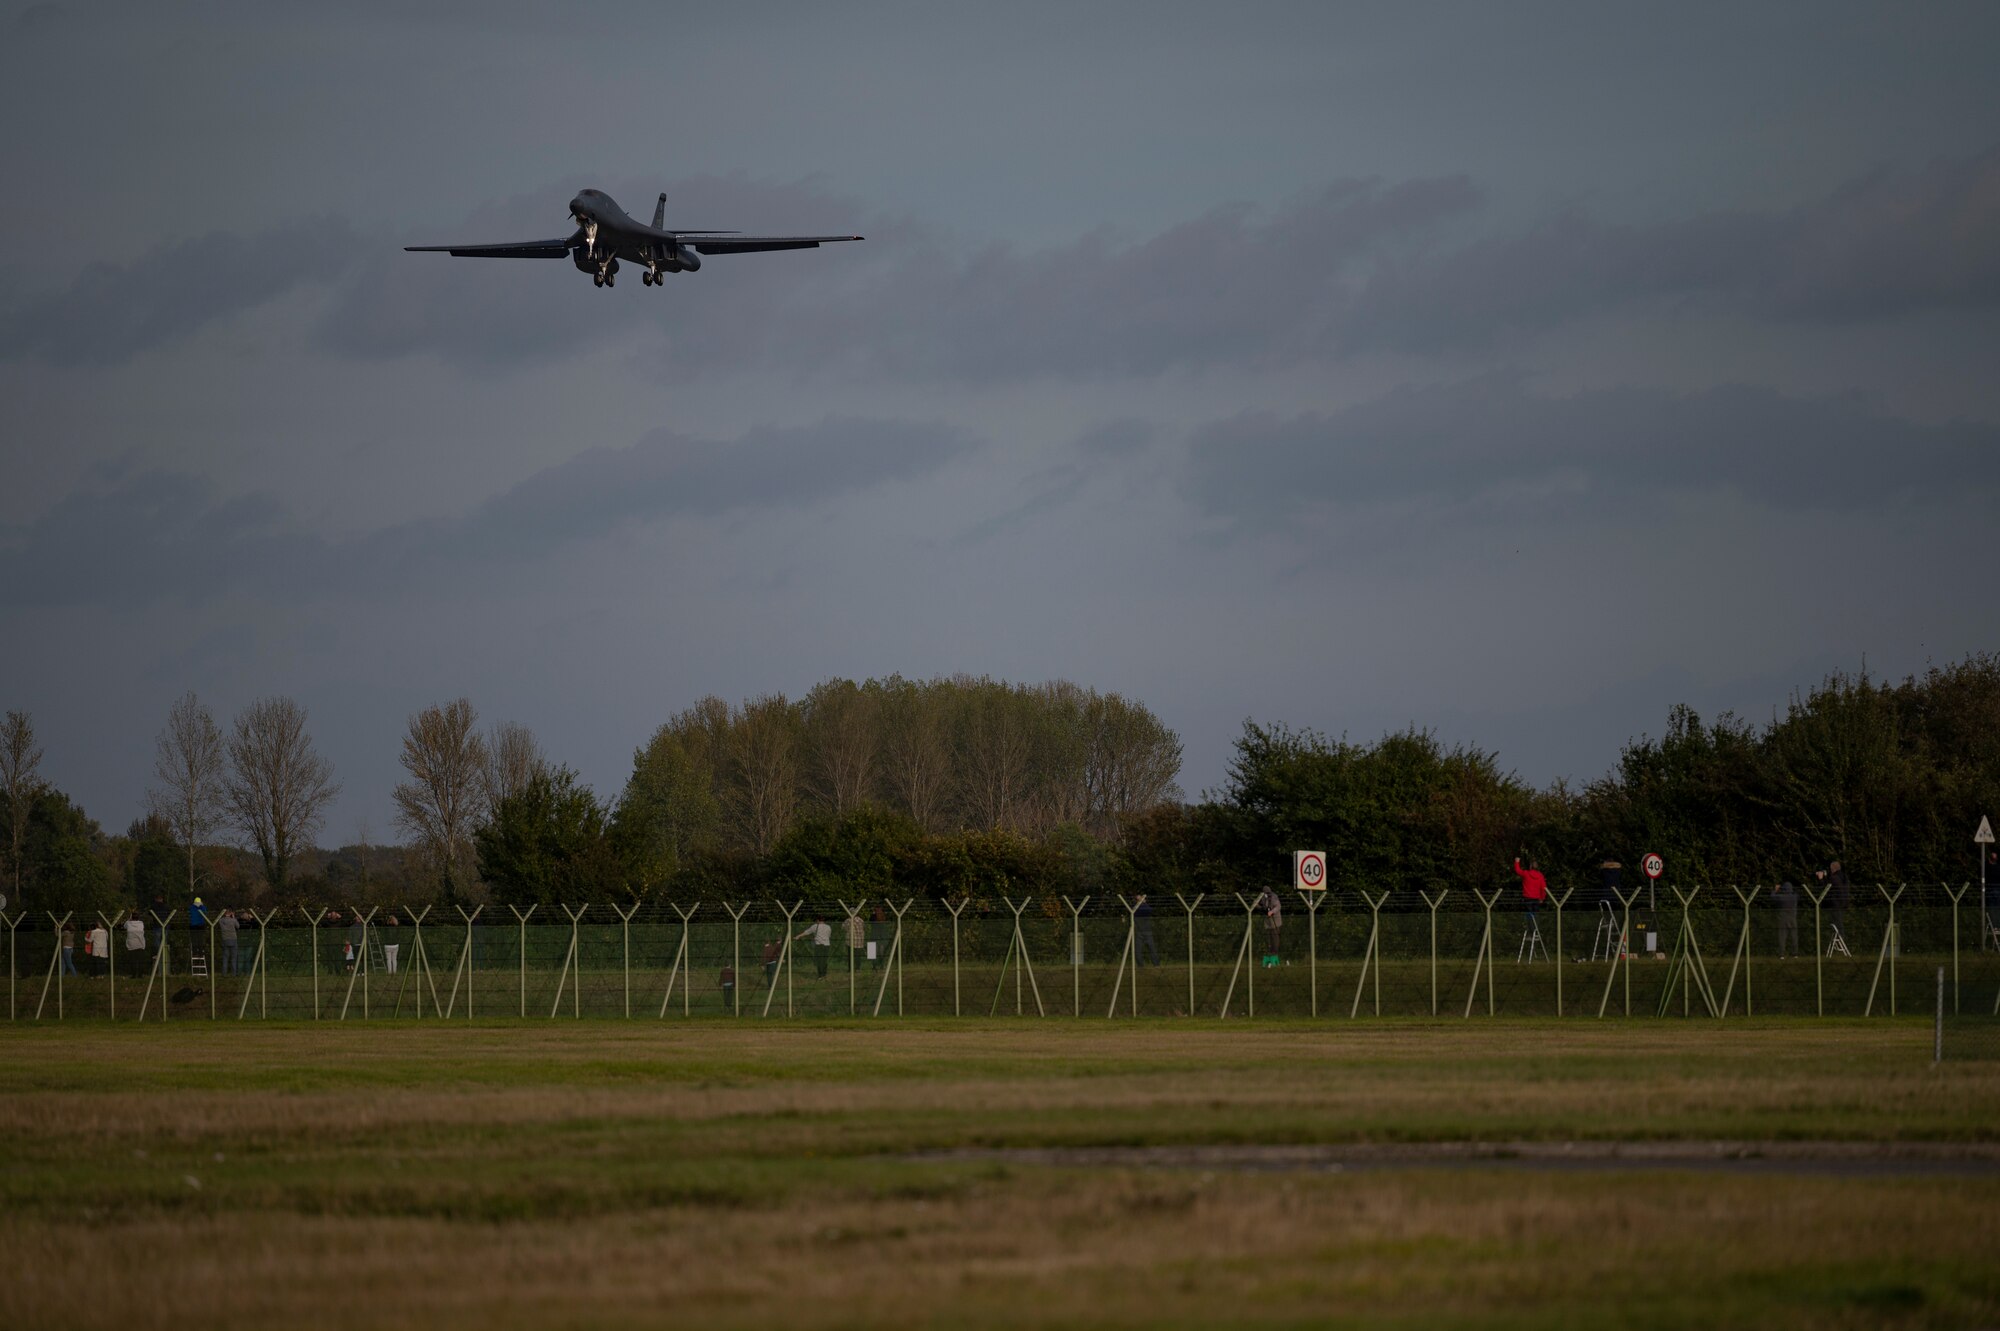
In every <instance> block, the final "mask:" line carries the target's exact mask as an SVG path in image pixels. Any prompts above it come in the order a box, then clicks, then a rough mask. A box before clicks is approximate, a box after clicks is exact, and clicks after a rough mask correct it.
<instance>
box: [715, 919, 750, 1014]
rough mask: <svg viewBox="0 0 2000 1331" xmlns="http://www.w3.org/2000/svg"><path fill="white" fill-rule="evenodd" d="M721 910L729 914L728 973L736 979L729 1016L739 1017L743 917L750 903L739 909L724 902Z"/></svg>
mask: <svg viewBox="0 0 2000 1331" xmlns="http://www.w3.org/2000/svg"><path fill="white" fill-rule="evenodd" d="M722 908H723V909H724V910H726V911H728V912H729V973H730V974H731V975H733V976H735V977H736V988H735V990H734V991H733V992H732V993H731V994H730V995H729V1015H730V1016H732V1017H740V1016H742V1015H743V998H742V994H743V917H744V915H746V914H747V913H748V912H749V910H750V903H749V902H747V901H746V902H744V903H743V904H742V905H741V906H740V907H739V906H732V905H730V904H729V903H728V902H727V901H725V902H723V903H722Z"/></svg>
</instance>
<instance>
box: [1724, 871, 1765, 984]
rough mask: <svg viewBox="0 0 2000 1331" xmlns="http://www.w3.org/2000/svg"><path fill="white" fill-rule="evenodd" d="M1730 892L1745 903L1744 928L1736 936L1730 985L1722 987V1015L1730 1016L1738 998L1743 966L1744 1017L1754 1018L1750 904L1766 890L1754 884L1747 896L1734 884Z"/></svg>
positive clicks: (1753, 949)
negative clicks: (1733, 1001) (1738, 979)
mask: <svg viewBox="0 0 2000 1331" xmlns="http://www.w3.org/2000/svg"><path fill="white" fill-rule="evenodd" d="M1729 890H1730V891H1732V892H1734V893H1735V894H1736V899H1737V900H1738V901H1741V902H1742V903H1743V928H1742V929H1741V930H1740V931H1738V933H1737V935H1736V954H1735V955H1734V956H1733V957H1731V958H1730V959H1729V983H1728V984H1726V985H1724V986H1723V987H1722V1015H1723V1016H1725V1017H1726V1016H1728V1015H1729V1000H1730V999H1732V998H1734V997H1735V996H1736V968H1737V966H1739V965H1741V966H1742V967H1743V1015H1744V1016H1746V1017H1754V1016H1756V1015H1757V1008H1756V1005H1755V1003H1754V1002H1753V1000H1752V999H1751V997H1750V957H1751V954H1752V953H1754V952H1755V951H1756V949H1755V948H1754V947H1752V946H1751V941H1750V903H1751V902H1753V901H1755V900H1756V899H1757V894H1758V893H1759V892H1762V891H1763V890H1764V886H1763V884H1761V883H1756V884H1752V885H1751V888H1750V891H1749V893H1748V894H1747V895H1746V894H1745V893H1744V891H1743V889H1742V888H1740V887H1738V886H1737V885H1736V884H1734V883H1731V884H1730V885H1729Z"/></svg>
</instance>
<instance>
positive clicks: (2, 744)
mask: <svg viewBox="0 0 2000 1331" xmlns="http://www.w3.org/2000/svg"><path fill="white" fill-rule="evenodd" d="M41 766H42V751H41V749H40V748H38V747H37V746H36V744H35V723H34V722H33V721H31V720H30V719H29V718H28V714H27V713H26V712H9V713H7V719H6V720H5V721H4V722H0V793H4V794H5V795H6V798H7V867H8V870H9V871H10V872H11V873H12V874H13V879H14V905H15V909H17V910H18V909H20V904H21V851H22V844H23V841H24V840H25V838H26V837H27V834H28V812H29V810H30V809H31V808H32V807H33V805H34V802H35V792H36V791H38V790H40V789H41V788H42V779H41V775H40V773H41Z"/></svg>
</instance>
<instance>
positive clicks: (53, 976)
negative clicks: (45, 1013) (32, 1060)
mask: <svg viewBox="0 0 2000 1331" xmlns="http://www.w3.org/2000/svg"><path fill="white" fill-rule="evenodd" d="M44 913H45V914H46V915H47V916H48V917H49V921H50V923H51V924H52V925H53V926H54V930H55V940H56V946H55V950H54V951H53V952H51V953H49V973H48V974H47V975H45V976H43V977H42V997H41V999H40V1001H38V1002H37V1003H36V1004H35V1020H36V1021H40V1020H41V1019H42V1009H43V1008H45V1007H47V1006H48V1005H49V981H51V980H54V981H55V985H56V1020H57V1021H61V1020H62V1014H63V976H62V960H63V954H62V931H63V926H64V925H65V924H68V923H69V917H70V916H72V915H74V914H75V913H76V912H75V911H68V910H66V911H64V912H63V914H62V918H61V919H57V918H56V913H55V912H54V911H46V912H44Z"/></svg>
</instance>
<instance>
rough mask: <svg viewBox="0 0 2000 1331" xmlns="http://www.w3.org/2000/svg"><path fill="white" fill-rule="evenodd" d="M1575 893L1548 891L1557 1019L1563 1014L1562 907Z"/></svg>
mask: <svg viewBox="0 0 2000 1331" xmlns="http://www.w3.org/2000/svg"><path fill="white" fill-rule="evenodd" d="M1575 893H1576V889H1575V888H1573V887H1568V888H1564V889H1563V894H1562V895H1561V896H1557V895H1556V894H1555V891H1554V889H1550V890H1549V904H1550V905H1552V906H1554V907H1555V908H1556V951H1555V956H1554V957H1553V958H1551V960H1553V961H1554V962H1555V967H1556V1015H1557V1016H1558V1017H1560V1016H1561V1015H1562V1014H1563V907H1564V906H1567V905H1568V904H1569V899H1570V897H1571V896H1573V895H1574V894H1575ZM1528 960H1530V961H1533V960H1534V958H1533V957H1532V956H1531V957H1529V958H1528Z"/></svg>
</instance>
